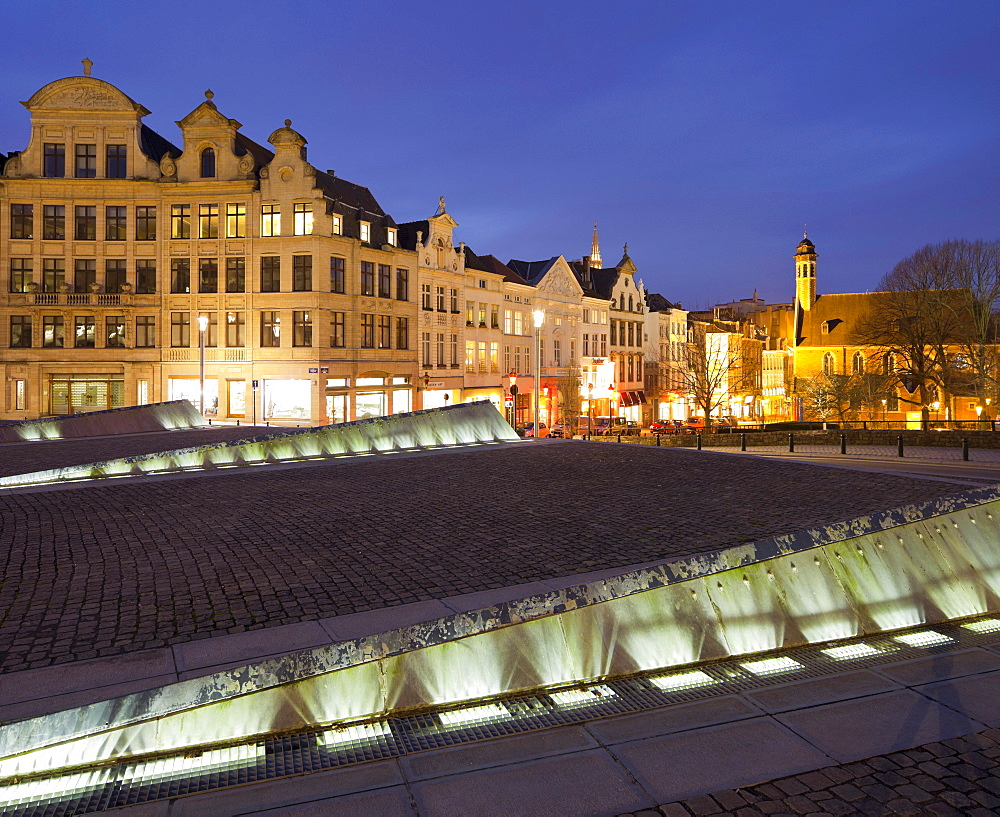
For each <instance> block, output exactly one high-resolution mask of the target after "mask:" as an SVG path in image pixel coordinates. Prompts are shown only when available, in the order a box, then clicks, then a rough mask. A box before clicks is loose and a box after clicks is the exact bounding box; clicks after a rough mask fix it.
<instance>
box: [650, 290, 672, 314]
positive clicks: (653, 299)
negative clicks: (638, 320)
mask: <svg viewBox="0 0 1000 817" xmlns="http://www.w3.org/2000/svg"><path fill="white" fill-rule="evenodd" d="M646 307H647V308H648V309H649V311H650V312H666V311H667V310H668V309H680V307H679V306H678V305H677V304H673V303H670V301H668V300H667V299H666V298H664V297H663V296H662V295H660V294H659V293H657V292H647V293H646Z"/></svg>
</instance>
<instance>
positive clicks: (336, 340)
mask: <svg viewBox="0 0 1000 817" xmlns="http://www.w3.org/2000/svg"><path fill="white" fill-rule="evenodd" d="M344 331H345V330H344V313H343V312H332V313H330V345H331V346H336V347H338V348H342V347H343V346H344V341H345V336H344Z"/></svg>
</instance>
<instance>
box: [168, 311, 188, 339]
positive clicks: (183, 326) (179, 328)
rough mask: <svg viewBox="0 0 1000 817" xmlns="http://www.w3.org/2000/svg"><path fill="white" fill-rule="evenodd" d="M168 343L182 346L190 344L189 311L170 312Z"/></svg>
mask: <svg viewBox="0 0 1000 817" xmlns="http://www.w3.org/2000/svg"><path fill="white" fill-rule="evenodd" d="M170 345H171V346H174V347H183V346H190V345H191V313H190V312H171V313H170Z"/></svg>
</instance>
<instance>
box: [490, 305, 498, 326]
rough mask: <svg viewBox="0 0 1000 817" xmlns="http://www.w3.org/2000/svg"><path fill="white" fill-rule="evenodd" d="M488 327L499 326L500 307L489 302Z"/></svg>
mask: <svg viewBox="0 0 1000 817" xmlns="http://www.w3.org/2000/svg"><path fill="white" fill-rule="evenodd" d="M490 328H491V329H499V328H500V307H499V306H497V305H496V304H490Z"/></svg>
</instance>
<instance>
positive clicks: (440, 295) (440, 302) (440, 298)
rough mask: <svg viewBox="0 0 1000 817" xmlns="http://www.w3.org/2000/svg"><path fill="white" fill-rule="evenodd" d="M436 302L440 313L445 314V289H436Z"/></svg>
mask: <svg viewBox="0 0 1000 817" xmlns="http://www.w3.org/2000/svg"><path fill="white" fill-rule="evenodd" d="M434 302H435V304H436V305H437V311H438V312H444V311H445V306H444V287H434Z"/></svg>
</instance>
